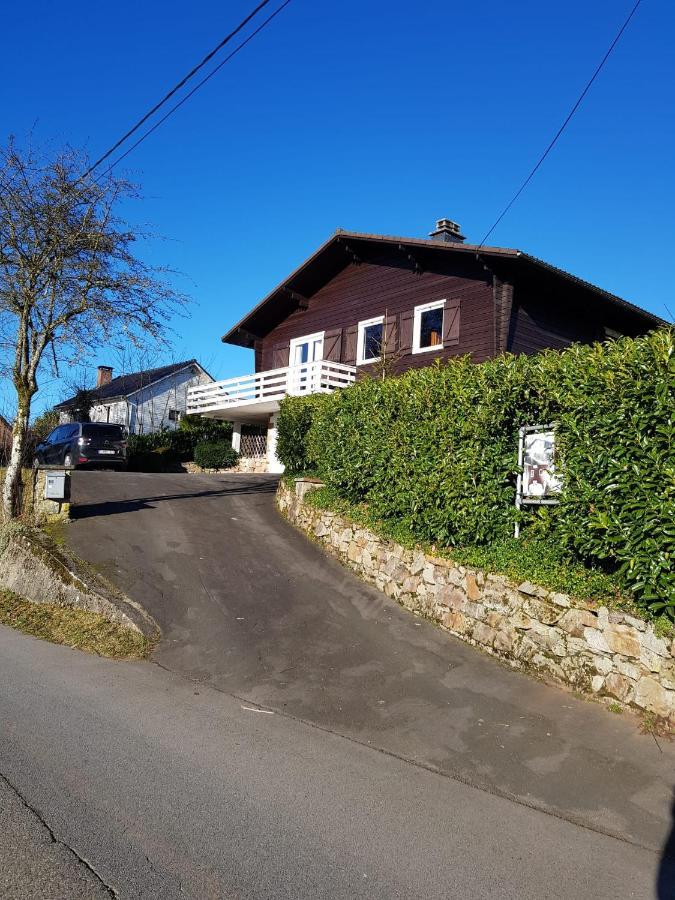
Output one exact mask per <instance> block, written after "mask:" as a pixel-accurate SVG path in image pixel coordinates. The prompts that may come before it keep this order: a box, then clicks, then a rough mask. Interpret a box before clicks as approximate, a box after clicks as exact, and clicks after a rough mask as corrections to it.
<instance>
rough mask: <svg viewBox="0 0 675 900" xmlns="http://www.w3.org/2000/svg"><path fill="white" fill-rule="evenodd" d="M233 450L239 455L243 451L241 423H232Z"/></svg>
mask: <svg viewBox="0 0 675 900" xmlns="http://www.w3.org/2000/svg"><path fill="white" fill-rule="evenodd" d="M232 449H233V450H234V451H236V452H237V453H239V451H240V450H241V422H233V423H232Z"/></svg>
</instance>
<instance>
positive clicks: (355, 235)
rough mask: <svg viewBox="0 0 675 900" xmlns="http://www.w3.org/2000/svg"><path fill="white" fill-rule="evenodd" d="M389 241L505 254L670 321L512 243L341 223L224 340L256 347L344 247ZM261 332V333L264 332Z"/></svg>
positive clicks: (336, 263)
mask: <svg viewBox="0 0 675 900" xmlns="http://www.w3.org/2000/svg"><path fill="white" fill-rule="evenodd" d="M378 245H379V246H389V247H394V248H398V249H404V248H405V249H410V250H412V251H413V252H414V250H415V249H416V248H417V249H419V251H423V252H424V253H425V254H426V253H428V252H429V251H432V252H437V253H454V254H458V255H464V256H465V257H466V256H467V255H468V256H474V257H475V258H476V259H478V260H481V261H485V260H503V261H506V262H508V263H509V264H510V265H512V266H516V267H526V268H530V269H533V270H537V269H538V270H539V271H541V272H548V273H549V274H550V275H552V276H553V277H556V278H559V279H560V280H561V281H566V282H568V283H570V284H574V285H576V286H578V287H580V288H582V289H585V290H588V291H590V292H591V293H593V294H595V295H596V296H597V297H598V298H600V299H602V300H605V301H609V302H610V303H614V304H617V305H619V306H621V307H623V308H624V309H626V310H628V311H630V312H632V313H634V314H638V315H639V316H640V317H642V318H643V319H644V320H645V322H646V323H648V324H649V326H650V327H659V326H661V325H665V324H667V323H666V322H665V320H664V319H661V318H660V317H659V316H656V315H654V314H653V313H650V312H647V310H645V309H642V308H641V307H639V306H636V305H635V304H633V303H629V302H628V301H627V300H623V299H622V298H621V297H617V296H616V295H615V294H611V293H610V292H609V291H605V290H603V289H602V288H600V287H597V285H594V284H591V283H590V282H589V281H584V280H583V279H582V278H578V277H577V276H576V275H572V274H570V273H569V272H566V271H564V270H563V269H559V268H557V266H553V265H551V264H550V263H547V262H544V260H541V259H538V258H537V257H536V256H531V255H530V254H529V253H524V252H523V251H522V250H516V249H512V248H508V247H484V246H482V245H479V244H462V243H457V242H445V241H438V240H431V239H426V238H405V237H395V236H390V235H384V234H368V233H365V232H359V231H343V230H342V229H338V230H337V231H336V232H335V234H333V235H331V236H330V237H329V238H328V240H327V241H325V242H324V243H323V244H322V245H321V246H320V247H319V249H318V250H316V251H315V252H314V253H313V254H312V255H311V256H310V257H308V259H306V260H305V262H303V263H302V264H301V265H300V266H299V267H298V268H297V269H295V271H293V272H292V273H291V274H290V275H289V276H288V278H286V279H285V280H284V281H282V282H281V284H279V285H278V286H277V287H276V288H274V290H273V291H271V292H270V293H269V294H268V295H267V296H266V297H264V298H263V299H262V300H261V301H260V303H258V304H257V305H256V306H254V307H253V309H252V310H251V311H250V312H249V313H247V314H246V315H245V316H244V317H243V319H241V320H240V321H239V322H237V324H236V325H234V326H233V327H232V328H230V330H229V331H228V332H227V333H226V334H224V335H223V337H222V338H221V340H222V341H223V342H224V343H227V344H236V345H238V346H241V347H253V341H254V338H255V337H257V336H259V335H258V334H257V331H256V326H257V325H259V324H260V322H261V320H262V318H263V316H264V315H265V314H266V313H267V312H271V311H272V308H274V309H277V308H278V309H277V314H278V315H280V316H281V317H282V318H283V317H284V313H285V315H289V314H290V313H291V312H292V311H293V310H294V309H295V308H296V307H297V300H298V296H300V297H306V296H311V294H312V293H314V291H316V290H318V288H319V287H321V286H322V284H325V283H326V281H328V280H329V279H330V278H332V277H333V276H334V275H335V274H337V272H338V271H339V270H340V269H341V268H344V265H345V263H346V261H348V257H347V255H346V254H345V249H347V252H348V253H351V254H352V256H353V257H356V256H357V255H358V254H357V253H356V252H355V251H357V250H358V249H359V247H364V246H370V247H374V246H378ZM260 336H261V335H260Z"/></svg>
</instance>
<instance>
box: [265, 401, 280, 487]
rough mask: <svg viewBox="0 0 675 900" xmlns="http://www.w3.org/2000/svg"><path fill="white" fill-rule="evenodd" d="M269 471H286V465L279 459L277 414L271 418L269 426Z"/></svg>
mask: <svg viewBox="0 0 675 900" xmlns="http://www.w3.org/2000/svg"><path fill="white" fill-rule="evenodd" d="M267 471H268V472H277V473H279V474H280V473H281V472H283V471H284V464H283V463H282V462H281V461H280V460H279V459H277V416H276V413H275V414H274V415H272V416H270V421H269V425H268V426H267Z"/></svg>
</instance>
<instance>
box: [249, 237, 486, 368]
mask: <svg viewBox="0 0 675 900" xmlns="http://www.w3.org/2000/svg"><path fill="white" fill-rule="evenodd" d="M443 299H445V300H446V301H447V303H446V307H447V310H446V317H445V323H444V324H445V328H444V343H443V347H442V348H441V349H439V350H438V351H432V352H428V353H419V354H413V353H412V349H411V338H412V313H413V310H414V308H415V306H418V305H420V304H422V303H430V302H432V301H435V300H443ZM375 316H386V317H387V325H388V327H387V337H388V341H387V343H388V348H387V349H388V353H390V354H391V353H393V352H394V351H393V350H392V346H393V345H394V344H395V345H396V351H395V355H396V356H397V359H396V363H395V370H396V371H403V370H404V369H407V368H414V367H418V366H427V365H430V364H431V363H432V362H433V361H434V360H435V359H447V358H448V357H450V356H456V355H458V354H464V353H470V354H471V355H472V358H473V359H474V360H475V361H476V362H479V361H481V360H484V359H486V358H488V357H489V356H492V355H493V353H494V301H493V291H492V276H491V275H490V273H488V272H486V271H485V270H484V269H483V268H482V266H480V265H479V264H477V263H476V261H475V260H473V259H470V260H467V259H462V260H454V261H451V260H447V261H443V260H440V261H439V263H438V265H437V266H435V268H434V270H433V271H431V270H428V269H425V270H424V271H422V272H421V273H420V274H417V273H416V272H415V271H414V270H413V267H412V265H411V264H410V262H409V261H408V260H406V261H405V262H402V261H401V259H400V257H399V256H391V255H387V254H383V255H382V256H380V257H378V258H377V259H371V260H369V261H368V262H361V263H355V262H352V263H349V264H348V265H347V266H346V267H345V268H344V269H343V270H342V271H341V272H339V273H338V274H337V275H336V276H335V277H334V278H332V279H331V280H330V281H329V282H328V283H327V284H325V285H324V286H323V287H322V288H320V289H319V290H318V291H316V293H314V294H313V295H312V296H311V297H309V298H308V304H307V309H297V310H296V311H295V312H293V313H291V315H290V316H288V317H287V318H286V319H284V321H283V322H281V323H280V324H279V325H277V326H276V327H275V328H274V329H272V330H271V331H270V332H269V333H268V334H267V335H266V336H265V337H264V338H263V339H262V354H261V355H260V360H259V363H258V360H256V363H257V364H259V365H260V368H261V369H262V370H265V369H271V368H273V367H274V363H275V360H277V359H278V358H279V357H278V353H277V355H276V356H275V353H274V351H275V349H276V350H277V351H278V348H279V347H280V346H284V345H285V346H288V343H289V342H290V340H291V339H292V338H297V337H302V336H303V335H306V334H313V333H314V332H318V331H325V332H326V334H327V335H328V333H330V334H331V348H332V351H331V358H333V359H335V358H336V351H335V349H334V348H335V347H336V346H338V344H339V347H340V361H341V362H344V363H349V364H352V365H353V364H354V360H355V356H356V327H357V325H358V323H359V322H360V321H363V320H364V319H370V318H373V317H375ZM337 331H341V332H342V335H341V339H340V340H339V342H338V341H337V339H336V337H335V332H337ZM392 335H396V338H395V340H394V338H393V336H392ZM402 347H403V348H404V349H401V348H402ZM366 368H367V367H364V369H366Z"/></svg>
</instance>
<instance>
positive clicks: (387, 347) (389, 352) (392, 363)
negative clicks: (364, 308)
mask: <svg viewBox="0 0 675 900" xmlns="http://www.w3.org/2000/svg"><path fill="white" fill-rule="evenodd" d="M377 349H378V351H379V359H376V360H375V361H374V362H372V363H371V364H370V365H369V366H368V374H369V375H370V377H371V378H377V379H379V380H380V381H383V380H384V379H385V378H389V377H390V376H392V375H395V374H396V372H397V370H398V361H399V360H400V359H402V358H403V357H404V356H405V353H404V351H403V350H402V349H401V347H400V342H399V334H398V321H397V318H396V315H390V313H389V310H388V309H385V311H384V320H383V322H382V338H381V339H380V342H379V345H378V347H377Z"/></svg>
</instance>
